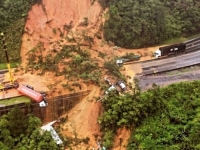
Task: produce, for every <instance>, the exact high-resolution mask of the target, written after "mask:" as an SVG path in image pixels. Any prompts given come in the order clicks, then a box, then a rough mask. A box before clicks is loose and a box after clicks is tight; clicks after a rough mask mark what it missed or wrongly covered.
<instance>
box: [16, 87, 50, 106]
mask: <svg viewBox="0 0 200 150" xmlns="http://www.w3.org/2000/svg"><path fill="white" fill-rule="evenodd" d="M17 91H18V92H19V93H21V94H22V95H24V96H27V97H30V98H31V99H32V100H33V101H35V102H36V103H39V105H40V107H46V106H47V105H48V103H47V101H46V98H45V96H44V94H41V93H39V92H37V91H35V90H34V89H33V88H32V87H30V86H24V85H20V86H19V87H18V88H17Z"/></svg>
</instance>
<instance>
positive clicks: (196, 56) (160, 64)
mask: <svg viewBox="0 0 200 150" xmlns="http://www.w3.org/2000/svg"><path fill="white" fill-rule="evenodd" d="M197 64H200V50H198V51H195V52H192V53H187V54H184V55H180V56H176V57H172V58H168V59H159V60H154V61H150V62H141V67H142V70H143V71H142V74H143V75H149V74H153V73H158V72H163V71H169V70H174V69H178V68H183V67H187V66H192V65H197Z"/></svg>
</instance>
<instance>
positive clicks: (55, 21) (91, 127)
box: [16, 0, 154, 149]
mask: <svg viewBox="0 0 200 150" xmlns="http://www.w3.org/2000/svg"><path fill="white" fill-rule="evenodd" d="M104 14H105V12H104V10H103V9H102V8H101V6H100V5H99V3H98V2H94V3H92V2H91V1H90V0H76V1H74V0H69V1H66V2H65V3H64V2H63V0H48V1H47V0H44V1H42V4H40V5H38V4H36V5H34V6H33V7H32V8H31V10H30V11H29V13H28V19H27V21H26V24H25V27H24V31H25V33H24V34H23V38H22V46H21V61H22V64H23V66H24V71H25V72H26V73H25V74H23V73H22V74H21V72H20V73H16V76H17V74H20V75H19V76H18V78H19V80H21V83H29V84H30V85H32V86H34V87H37V89H38V90H46V88H48V90H49V91H50V93H52V96H56V95H59V91H61V93H62V94H68V93H71V92H73V91H74V90H75V92H79V91H85V90H91V94H89V95H88V96H87V97H86V98H85V99H83V100H82V101H81V102H80V103H79V104H77V105H76V106H75V107H74V108H73V109H72V110H71V111H70V112H68V113H67V114H66V115H67V116H68V121H67V122H66V124H65V125H63V126H62V128H63V135H64V136H67V137H71V138H74V137H75V136H77V137H78V138H81V139H83V138H89V139H90V140H89V143H88V144H86V145H84V144H83V143H81V144H80V145H77V146H76V149H86V148H92V147H97V143H96V138H97V136H101V132H100V127H99V124H98V122H97V119H98V116H99V114H100V113H101V109H102V108H101V103H100V102H98V103H96V100H97V99H96V98H98V97H99V96H101V95H100V94H101V90H100V86H99V85H101V86H102V83H103V82H104V81H103V77H104V75H106V70H105V69H102V67H103V65H104V62H105V61H108V60H110V59H112V58H114V57H115V56H120V55H124V54H125V53H126V52H131V50H127V51H124V50H123V49H122V48H121V49H119V50H113V45H110V46H109V45H108V44H107V42H106V41H104V39H103V35H102V24H103V22H104V20H105V19H104ZM97 35H98V36H97ZM87 38H91V39H92V41H90V40H87ZM74 39H75V40H74ZM38 45H40V46H38ZM71 45H74V46H76V45H80V48H81V49H83V50H87V52H88V53H89V54H90V57H87V59H89V61H90V63H93V62H96V63H97V64H98V67H97V68H94V70H99V71H100V73H101V75H100V76H98V78H99V79H98V80H99V82H98V83H97V84H95V83H93V82H91V83H90V82H84V79H80V77H78V76H74V75H72V77H70V75H69V78H66V77H65V75H62V74H61V75H56V74H55V72H54V71H58V70H60V72H61V71H62V69H63V68H67V67H68V66H69V65H70V61H71V60H70V58H64V59H63V60H62V61H61V62H58V64H57V65H58V68H57V69H58V70H54V71H53V70H51V69H46V71H45V72H44V73H43V74H42V76H38V74H41V72H40V69H43V68H40V69H39V70H37V69H33V68H35V67H36V66H39V63H40V62H39V61H38V59H37V58H39V57H42V58H43V62H42V63H43V64H45V63H46V64H48V63H50V61H51V60H50V61H47V62H46V58H47V57H48V56H49V55H51V54H52V55H51V56H52V57H54V58H55V57H56V53H57V54H58V53H59V52H61V51H62V49H63V47H64V46H71ZM35 49H37V50H35ZM153 49H154V48H153ZM33 50H35V51H34V53H33ZM140 51H141V50H137V52H140ZM55 52H56V53H55ZM72 53H73V52H72ZM27 54H28V55H27ZM30 54H34V55H33V57H31V58H33V60H34V61H35V62H36V63H34V64H32V62H31V60H30ZM100 54H103V55H105V57H103V58H102V57H99V55H100ZM77 55H79V54H78V53H76V54H75V55H74V56H73V57H76V56H77ZM63 57H64V56H63ZM50 58H51V57H50ZM54 60H55V59H54ZM63 62H65V63H63ZM41 66H42V65H41ZM39 67H40V66H39ZM49 67H52V68H53V66H51V65H50V66H49ZM72 69H73V68H72ZM88 69H89V68H88ZM77 70H78V68H77ZM85 71H87V69H86V70H85ZM91 71H92V70H91ZM78 73H80V74H81V73H83V72H82V71H80V72H78ZM88 74H89V72H88ZM128 74H129V72H128ZM27 75H28V76H27ZM132 75H134V73H132V72H131V76H132ZM26 76H27V77H26ZM25 77H26V78H25ZM41 79H42V80H41ZM36 80H37V81H38V82H39V83H38V82H37V83H36V82H34V81H36ZM95 80H96V79H95ZM86 81H87V80H86ZM66 83H68V84H69V85H72V84H74V83H76V84H79V85H81V87H82V88H81V89H80V88H76V87H73V86H71V87H72V88H74V90H73V91H70V89H68V88H64V87H63V84H66ZM38 84H39V85H40V86H39V87H38ZM103 84H104V83H103ZM49 85H51V86H49ZM53 91H54V92H53ZM123 134H124V133H123ZM74 149H75V148H74Z"/></svg>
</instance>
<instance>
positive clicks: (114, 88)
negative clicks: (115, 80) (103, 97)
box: [105, 85, 117, 94]
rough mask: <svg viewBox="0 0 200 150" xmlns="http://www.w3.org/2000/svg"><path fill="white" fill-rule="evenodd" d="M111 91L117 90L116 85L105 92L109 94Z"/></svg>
mask: <svg viewBox="0 0 200 150" xmlns="http://www.w3.org/2000/svg"><path fill="white" fill-rule="evenodd" d="M110 91H117V89H116V87H115V86H114V85H111V86H110V87H109V88H108V90H107V91H105V94H109V92H110Z"/></svg>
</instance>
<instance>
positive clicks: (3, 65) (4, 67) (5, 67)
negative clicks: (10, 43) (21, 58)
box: [0, 62, 18, 70]
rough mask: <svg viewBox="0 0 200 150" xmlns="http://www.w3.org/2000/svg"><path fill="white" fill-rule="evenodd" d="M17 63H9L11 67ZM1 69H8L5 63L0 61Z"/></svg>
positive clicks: (14, 66)
mask: <svg viewBox="0 0 200 150" xmlns="http://www.w3.org/2000/svg"><path fill="white" fill-rule="evenodd" d="M17 65H18V62H12V63H10V66H11V68H16V67H17ZM2 69H8V67H7V63H0V70H2Z"/></svg>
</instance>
